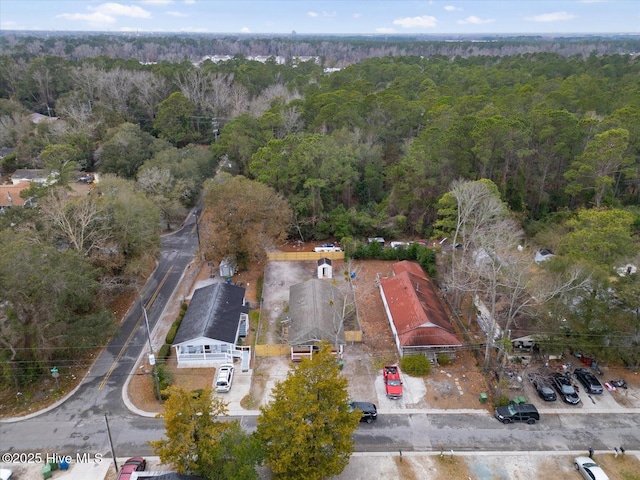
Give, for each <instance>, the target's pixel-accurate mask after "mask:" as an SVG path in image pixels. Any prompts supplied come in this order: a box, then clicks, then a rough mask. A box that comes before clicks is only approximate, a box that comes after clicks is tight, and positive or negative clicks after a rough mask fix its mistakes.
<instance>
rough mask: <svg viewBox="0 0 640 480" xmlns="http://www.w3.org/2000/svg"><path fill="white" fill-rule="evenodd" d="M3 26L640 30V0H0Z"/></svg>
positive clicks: (364, 31)
mask: <svg viewBox="0 0 640 480" xmlns="http://www.w3.org/2000/svg"><path fill="white" fill-rule="evenodd" d="M0 30H55V31H64V30H68V31H103V32H104V31H108V32H132V31H133V32H191V33H235V34H242V33H246V34H252V33H253V34H290V33H292V32H294V31H295V32H296V33H299V34H369V35H374V34H432V35H442V34H465V35H475V34H490V33H495V34H536V33H540V34H583V33H596V34H597V33H633V34H640V1H639V0H529V1H527V0H501V1H495V0H442V1H441V0H422V1H417V0H415V1H413V0H391V1H389V0H324V1H314V0H310V1H303V0H224V1H222V0H128V1H119V0H113V1H100V0H0Z"/></svg>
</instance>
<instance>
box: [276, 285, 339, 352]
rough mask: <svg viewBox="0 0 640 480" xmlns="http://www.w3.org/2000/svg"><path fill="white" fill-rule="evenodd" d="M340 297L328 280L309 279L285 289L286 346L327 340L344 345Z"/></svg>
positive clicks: (336, 289)
mask: <svg viewBox="0 0 640 480" xmlns="http://www.w3.org/2000/svg"><path fill="white" fill-rule="evenodd" d="M343 306H344V296H343V295H342V293H341V292H340V290H338V288H337V287H336V286H335V285H332V284H331V283H330V282H327V281H323V280H318V279H312V280H308V281H306V282H302V283H297V284H295V285H292V286H291V287H290V288H289V315H290V316H291V323H290V325H289V345H309V344H314V343H318V342H320V341H321V340H327V341H328V342H329V343H331V344H335V343H336V334H337V342H338V343H339V344H341V345H345V344H346V341H345V338H344V325H343V318H342V315H343Z"/></svg>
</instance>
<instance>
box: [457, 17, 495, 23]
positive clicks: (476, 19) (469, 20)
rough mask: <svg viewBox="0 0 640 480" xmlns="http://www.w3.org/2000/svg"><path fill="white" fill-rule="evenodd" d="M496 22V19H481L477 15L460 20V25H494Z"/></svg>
mask: <svg viewBox="0 0 640 480" xmlns="http://www.w3.org/2000/svg"><path fill="white" fill-rule="evenodd" d="M495 21H496V20H495V19H494V18H479V17H476V16H475V15H471V16H470V17H467V18H465V19H464V20H458V23H459V24H460V25H484V24H485V23H493V22H495Z"/></svg>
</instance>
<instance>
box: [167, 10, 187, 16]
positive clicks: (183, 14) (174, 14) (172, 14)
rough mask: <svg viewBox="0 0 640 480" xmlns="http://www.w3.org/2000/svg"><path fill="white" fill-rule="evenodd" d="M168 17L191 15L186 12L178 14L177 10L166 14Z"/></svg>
mask: <svg viewBox="0 0 640 480" xmlns="http://www.w3.org/2000/svg"><path fill="white" fill-rule="evenodd" d="M164 13H166V14H167V15H171V16H172V17H188V16H189V15H187V14H186V13H184V12H178V11H177V10H170V11H168V12H164Z"/></svg>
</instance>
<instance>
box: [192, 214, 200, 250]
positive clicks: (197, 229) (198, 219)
mask: <svg viewBox="0 0 640 480" xmlns="http://www.w3.org/2000/svg"><path fill="white" fill-rule="evenodd" d="M193 216H194V217H195V219H196V236H197V237H198V250H200V249H201V247H200V216H199V215H198V212H197V211H196V212H195V213H194V214H193Z"/></svg>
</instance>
